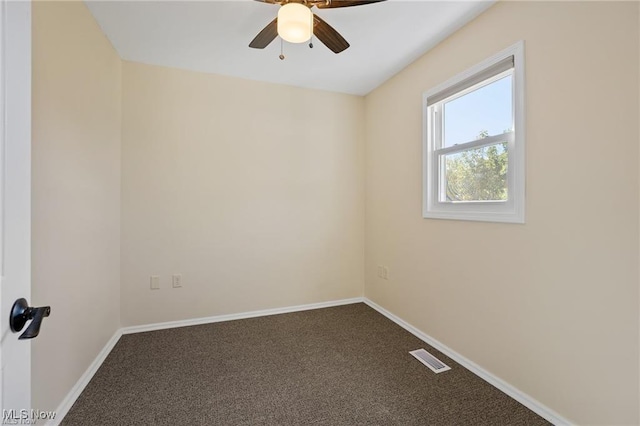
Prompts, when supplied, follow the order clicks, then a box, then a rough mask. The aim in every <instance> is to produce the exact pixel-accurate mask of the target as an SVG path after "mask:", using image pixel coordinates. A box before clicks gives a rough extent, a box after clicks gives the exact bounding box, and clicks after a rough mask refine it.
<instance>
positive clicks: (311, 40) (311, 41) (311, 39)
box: [309, 13, 313, 49]
mask: <svg viewBox="0 0 640 426" xmlns="http://www.w3.org/2000/svg"><path fill="white" fill-rule="evenodd" d="M310 25H311V27H310V28H311V38H310V39H309V49H313V13H312V14H311V24H310Z"/></svg>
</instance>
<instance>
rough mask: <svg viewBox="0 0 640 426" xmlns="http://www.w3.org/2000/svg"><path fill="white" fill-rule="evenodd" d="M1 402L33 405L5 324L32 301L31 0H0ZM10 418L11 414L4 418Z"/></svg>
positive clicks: (26, 364)
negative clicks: (19, 305)
mask: <svg viewBox="0 0 640 426" xmlns="http://www.w3.org/2000/svg"><path fill="white" fill-rule="evenodd" d="M0 7H1V9H2V12H1V13H2V16H0V19H1V20H0V54H1V57H2V62H1V65H2V67H1V68H0V87H1V89H0V96H1V98H0V100H1V103H2V115H1V116H0V123H1V125H2V128H1V129H0V130H1V131H0V133H1V134H2V136H1V137H0V141H1V145H0V149H1V154H0V203H1V205H0V211H1V216H0V218H1V222H0V237H1V241H2V251H1V252H0V256H1V257H0V259H1V261H0V267H1V270H2V273H1V274H0V275H1V276H2V279H1V280H0V286H1V287H2V289H1V293H0V348H1V358H0V370H1V371H2V376H1V378H0V379H1V380H2V381H1V382H0V387H1V388H2V389H1V390H0V394H1V397H0V403H1V404H2V406H1V408H2V409H3V412H2V416H3V421H4V420H5V414H6V412H4V410H6V409H13V410H30V409H31V344H30V342H29V341H25V340H20V341H19V340H18V334H16V333H12V332H11V331H10V330H9V324H8V323H9V311H10V309H11V306H12V305H13V302H14V301H15V300H16V299H18V298H21V297H24V298H26V299H27V300H28V301H30V302H31V300H30V296H31V291H30V290H31V3H30V2H29V1H11V0H0ZM6 420H8V421H11V419H6Z"/></svg>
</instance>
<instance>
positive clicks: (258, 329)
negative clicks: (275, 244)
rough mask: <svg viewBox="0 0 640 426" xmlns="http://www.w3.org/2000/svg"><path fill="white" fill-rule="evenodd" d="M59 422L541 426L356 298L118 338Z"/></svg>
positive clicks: (524, 410) (530, 414) (528, 413)
mask: <svg viewBox="0 0 640 426" xmlns="http://www.w3.org/2000/svg"><path fill="white" fill-rule="evenodd" d="M421 347H424V348H425V349H427V350H428V351H430V352H431V353H432V354H433V355H435V356H437V357H438V358H439V359H440V360H442V361H443V362H445V363H447V364H448V365H449V366H451V367H452V369H451V370H449V371H446V372H443V373H440V374H434V373H433V372H432V371H431V370H429V369H428V368H427V367H425V366H424V365H422V364H421V363H420V362H418V361H417V360H416V359H415V358H413V357H412V356H411V355H409V351H410V350H413V349H418V348H421ZM62 424H63V425H130V424H136V425H138V424H143V425H538V424H540V425H541V424H548V423H547V422H546V421H545V420H544V419H542V418H541V417H539V416H537V415H536V414H534V413H533V412H532V411H530V410H528V409H527V408H525V407H524V406H523V405H521V404H519V403H518V402H516V401H515V400H513V399H511V398H509V397H508V396H507V395H505V394H504V393H502V392H501V391H499V390H497V389H496V388H494V387H493V386H491V385H489V384H488V383H487V382H485V381H484V380H482V379H480V378H479V377H477V376H475V375H474V374H472V373H471V372H469V371H468V370H465V369H464V368H463V367H461V366H460V365H458V364H456V363H454V362H453V361H452V360H451V359H449V358H447V357H446V356H444V355H442V354H441V353H439V352H438V351H436V350H434V349H432V348H431V347H429V346H428V345H426V344H425V343H424V342H422V341H421V340H419V339H417V338H416V337H414V336H413V335H412V334H410V333H408V332H406V331H405V330H404V329H402V328H400V327H399V326H397V325H396V324H394V323H393V322H391V321H389V320H388V319H387V318H385V317H384V316H382V315H380V314H379V313H377V312H376V311H374V310H373V309H371V308H369V307H368V306H366V305H364V304H362V303H359V304H354V305H347V306H340V307H335V308H327V309H318V310H313V311H306V312H297V313H291V314H283V315H273V316H269V317H261V318H252V319H245V320H238V321H229V322H222V323H216V324H207V325H199V326H193V327H183V328H174V329H170V330H161V331H153V332H148V333H139V334H131V335H124V336H122V338H121V339H120V341H119V342H118V344H117V345H116V346H115V348H114V349H113V351H112V352H111V354H110V355H109V356H108V357H107V359H106V361H105V362H104V364H103V365H102V367H100V369H99V370H98V372H97V373H96V375H95V376H94V377H93V379H92V380H91V382H90V383H89V385H88V386H87V387H86V389H85V390H84V392H83V393H82V395H80V397H79V398H78V400H77V401H76V403H75V404H74V405H73V407H72V408H71V410H70V411H69V413H68V414H67V416H66V417H65V419H64V421H63V422H62Z"/></svg>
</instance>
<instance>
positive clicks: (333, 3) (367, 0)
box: [257, 0, 385, 9]
mask: <svg viewBox="0 0 640 426" xmlns="http://www.w3.org/2000/svg"><path fill="white" fill-rule="evenodd" d="M257 1H261V0H257ZM381 1H385V0H359V1H358V0H327V1H326V2H322V3H316V6H317V7H318V9H335V8H336V7H350V6H363V5H365V4H371V3H379V2H381Z"/></svg>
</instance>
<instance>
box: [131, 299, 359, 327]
mask: <svg viewBox="0 0 640 426" xmlns="http://www.w3.org/2000/svg"><path fill="white" fill-rule="evenodd" d="M361 302H364V298H362V297H354V298H353V299H341V300H333V301H330V302H320V303H311V304H308V305H297V306H289V307H285V308H273V309H264V310H260V311H250V312H243V313H239V314H228V315H216V316H213V317H205V318H194V319H187V320H180V321H169V322H159V323H155V324H146V325H134V326H131V327H124V328H123V329H122V334H131V333H143V332H145V331H154V330H164V329H167V328H176V327H187V326H190V325H200V324H211V323H214V322H222V321H233V320H239V319H246V318H255V317H265V316H267V315H277V314H287V313H290V312H300V311H309V310H311V309H320V308H330V307H332V306H341V305H351V304H353V303H361Z"/></svg>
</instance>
